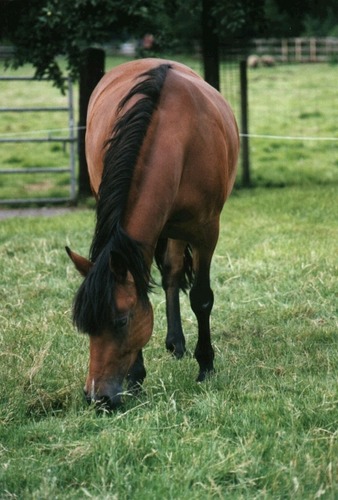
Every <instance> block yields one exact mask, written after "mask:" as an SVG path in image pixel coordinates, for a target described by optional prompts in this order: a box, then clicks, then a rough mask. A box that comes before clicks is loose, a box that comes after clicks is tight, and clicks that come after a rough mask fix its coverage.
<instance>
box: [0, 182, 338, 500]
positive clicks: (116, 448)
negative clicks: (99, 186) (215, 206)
mask: <svg viewBox="0 0 338 500" xmlns="http://www.w3.org/2000/svg"><path fill="white" fill-rule="evenodd" d="M335 193H336V187H335V186H325V187H324V186H321V185H318V186H306V187H297V186H295V187H290V188H289V189H270V190H266V189H262V188H260V189H255V190H250V191H236V192H235V193H234V195H233V196H232V197H231V199H230V200H229V202H228V204H227V206H226V208H225V210H224V213H223V218H222V232H221V237H220V241H219V245H218V247H217V250H216V253H215V258H214V265H213V271H212V282H213V288H214V292H215V307H214V311H213V316H212V325H213V343H214V347H215V350H216V368H217V372H216V374H215V376H214V377H212V378H210V380H208V381H207V382H206V383H205V384H196V383H195V382H194V379H195V377H196V375H197V364H196V362H195V360H194V359H193V358H192V357H191V356H187V357H186V358H185V359H183V360H182V361H180V362H177V361H174V360H173V359H172V358H171V357H170V356H169V355H168V354H167V353H166V352H165V350H164V345H163V344H164V337H165V312H164V302H163V294H162V293H161V291H160V290H159V289H158V290H157V291H156V293H154V294H153V295H152V301H153V304H154V311H155V319H156V322H155V329H154V334H153V336H152V339H151V341H150V343H149V344H148V346H147V347H146V349H145V359H146V366H147V370H148V376H147V379H146V381H145V385H144V393H143V394H142V395H141V396H140V398H139V399H134V398H130V399H128V398H127V401H126V404H125V407H124V409H123V410H122V411H120V412H118V413H116V414H114V415H112V416H110V417H109V416H101V417H98V416H97V415H96V414H95V413H94V412H93V410H92V409H91V408H87V407H86V405H85V403H84V402H83V400H82V395H81V388H82V384H83V382H84V378H85V374H86V368H87V362H88V339H87V338H86V337H85V336H82V335H78V334H76V333H75V332H74V330H73V327H72V325H71V322H70V307H71V302H72V297H73V294H74V292H75V291H76V289H77V287H78V285H79V282H80V278H79V277H78V276H77V274H76V272H75V270H74V269H73V267H72V265H71V263H70V262H69V261H68V259H67V256H66V254H65V252H64V251H63V246H64V244H70V245H71V246H72V247H73V248H74V249H76V250H77V251H79V252H80V253H83V254H86V253H87V251H88V246H89V242H90V238H91V234H92V229H93V213H92V212H91V211H90V210H75V211H73V212H71V213H70V214H69V215H68V216H66V217H65V216H62V217H54V218H27V219H26V218H23V219H8V220H6V221H2V223H1V226H0V243H1V246H0V253H1V259H0V267H1V288H0V294H1V297H0V317H1V323H2V330H1V332H2V333H1V336H0V342H1V347H0V352H1V382H0V401H1V406H0V421H1V427H0V443H1V444H0V491H1V492H2V493H1V495H0V496H1V498H34V499H38V498H39V499H41V498H62V499H66V498H67V499H76V498H79V499H80V498H100V499H101V498H136V497H137V498H140V499H148V498H154V499H155V498H161V497H162V498H179V499H186V498H191V499H201V498H227V497H230V498H290V497H292V498H299V499H303V498H319V497H321V496H322V497H323V498H332V499H333V498H336V497H337V494H338V477H337V470H338V444H337V427H338V410H337V401H338V391H337V380H336V378H337V377H336V366H337V362H338V348H337V345H338V344H337V340H338V339H337V333H338V328H337V327H338V324H337V303H336V294H337V262H336V247H337V241H338V231H337V225H336V220H337V217H338V209H337V205H334V204H333V203H332V200H333V199H334V196H335ZM182 302H183V305H182V311H183V313H182V315H183V318H184V319H183V324H184V328H185V332H186V337H187V342H188V348H189V350H190V351H192V350H193V348H194V344H195V341H196V328H195V319H194V316H193V314H192V312H191V310H190V308H189V305H188V301H187V299H186V298H184V297H183V301H182Z"/></svg>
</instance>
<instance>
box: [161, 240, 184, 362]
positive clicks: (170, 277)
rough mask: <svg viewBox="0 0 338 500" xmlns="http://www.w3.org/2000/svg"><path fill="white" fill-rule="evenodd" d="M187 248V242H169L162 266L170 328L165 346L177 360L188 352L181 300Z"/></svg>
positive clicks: (168, 325)
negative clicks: (183, 327)
mask: <svg viewBox="0 0 338 500" xmlns="http://www.w3.org/2000/svg"><path fill="white" fill-rule="evenodd" d="M185 247H186V243H185V242H182V241H177V240H168V242H167V247H166V251H165V254H164V258H163V266H162V286H163V289H164V291H165V296H166V315H167V327H168V329H167V336H166V341H165V345H166V348H167V350H168V351H170V352H171V353H172V354H173V355H174V356H175V357H176V358H177V359H180V358H182V356H183V355H184V353H185V351H186V349H185V338H184V334H183V329H182V321H181V311H180V298H179V293H180V284H181V280H182V275H183V272H184V251H185Z"/></svg>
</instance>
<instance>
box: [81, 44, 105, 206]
mask: <svg viewBox="0 0 338 500" xmlns="http://www.w3.org/2000/svg"><path fill="white" fill-rule="evenodd" d="M104 59H105V53H104V51H103V50H102V49H93V48H89V49H86V51H85V54H84V61H83V65H82V68H81V71H80V85H79V94H80V95H79V132H78V155H79V198H86V197H88V196H90V195H91V189H90V183H89V176H88V168H87V161H86V153H85V135H86V118H87V108H88V102H89V98H90V96H91V94H92V92H93V90H94V88H95V87H96V85H97V83H98V82H99V80H101V78H102V76H103V75H104Z"/></svg>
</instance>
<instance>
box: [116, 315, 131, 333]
mask: <svg viewBox="0 0 338 500" xmlns="http://www.w3.org/2000/svg"><path fill="white" fill-rule="evenodd" d="M127 323H128V317H127V316H123V317H122V318H116V319H114V322H113V324H114V328H116V329H117V330H120V329H121V328H123V327H125V326H126V325H127Z"/></svg>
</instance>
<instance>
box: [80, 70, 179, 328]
mask: <svg viewBox="0 0 338 500" xmlns="http://www.w3.org/2000/svg"><path fill="white" fill-rule="evenodd" d="M170 67H171V66H170V65H169V64H161V65H159V66H157V67H156V68H154V69H152V70H150V71H147V72H146V73H143V74H141V75H140V77H145V78H144V79H143V80H142V81H140V82H139V83H137V84H136V85H134V87H132V89H131V90H130V91H129V92H128V94H127V95H126V96H125V97H124V98H123V99H122V100H121V102H120V103H119V106H118V108H117V114H120V113H121V112H122V111H123V108H124V106H125V105H126V104H127V103H128V101H129V100H130V99H131V98H132V97H133V96H134V95H136V94H141V95H142V97H141V98H140V99H139V100H138V101H137V102H136V103H135V104H134V105H133V106H132V107H131V108H130V109H129V110H128V111H127V112H125V113H124V114H123V115H121V116H120V117H119V118H118V120H117V122H116V124H115V127H114V129H113V131H112V137H111V138H110V139H109V140H108V141H107V142H106V144H104V147H106V148H107V149H106V153H105V156H104V168H103V175H102V180H101V185H100V188H99V193H98V203H97V208H96V227H95V233H94V237H93V241H92V244H91V249H90V259H91V261H92V262H94V263H95V265H94V266H93V267H92V269H91V271H90V272H89V274H88V276H87V277H86V278H85V280H84V281H83V283H82V285H81V287H80V288H79V291H78V293H77V295H76V297H75V302H74V311H73V319H74V323H75V324H76V326H77V328H78V329H79V330H81V331H83V332H87V333H90V334H95V333H98V331H100V330H101V329H102V327H104V326H107V325H108V324H109V322H110V321H111V317H112V313H113V309H114V298H113V292H114V286H115V277H114V274H113V273H112V272H111V270H110V258H111V255H112V254H113V255H115V256H119V259H120V260H122V261H123V264H124V266H125V268H126V269H128V270H129V271H130V272H131V274H132V275H133V278H134V280H135V285H136V288H137V292H138V295H139V298H140V300H142V301H144V302H145V303H146V302H147V301H148V291H149V281H150V274H149V269H148V268H147V266H146V264H145V261H144V256H143V255H144V254H143V249H142V245H141V244H140V243H139V242H137V241H135V240H133V239H132V238H130V237H129V236H128V235H127V234H126V233H125V231H124V230H123V228H122V227H121V222H122V217H123V213H124V210H125V207H126V203H127V198H128V193H129V189H130V184H131V180H132V176H133V172H134V168H135V165H136V162H137V158H138V156H139V153H140V149H141V146H142V143H143V140H144V138H145V135H146V133H147V130H148V127H149V125H150V122H151V118H152V115H153V113H154V111H155V109H156V108H157V105H158V102H159V98H160V94H161V90H162V87H163V84H164V81H165V79H166V76H167V73H168V71H169V69H170Z"/></svg>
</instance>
